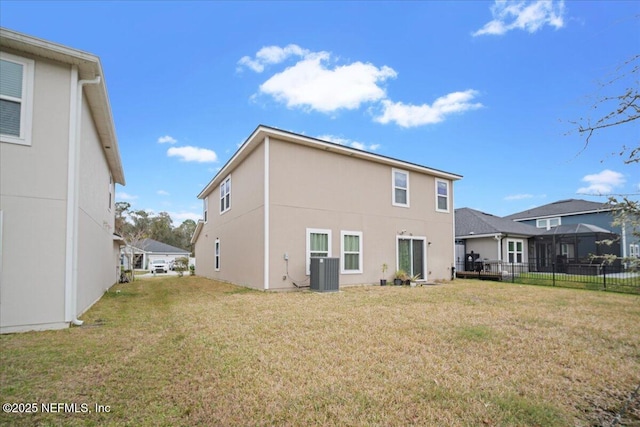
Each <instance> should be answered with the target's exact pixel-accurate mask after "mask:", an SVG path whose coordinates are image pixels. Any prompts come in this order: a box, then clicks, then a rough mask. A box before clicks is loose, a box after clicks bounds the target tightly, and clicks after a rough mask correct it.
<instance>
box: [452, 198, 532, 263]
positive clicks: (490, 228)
mask: <svg viewBox="0 0 640 427" xmlns="http://www.w3.org/2000/svg"><path fill="white" fill-rule="evenodd" d="M455 217H456V218H455V219H456V269H457V270H464V271H476V270H478V269H483V270H487V269H489V270H491V271H494V272H501V271H503V269H504V266H503V265H504V264H505V263H526V262H528V260H529V256H530V253H531V251H533V243H532V242H533V241H532V240H531V238H532V237H534V236H538V235H540V234H542V233H543V230H540V229H538V228H536V227H533V226H531V225H528V224H521V223H518V222H514V221H512V220H510V219H505V218H500V217H497V216H494V215H491V214H487V213H484V212H480V211H477V210H474V209H470V208H459V209H456V210H455Z"/></svg>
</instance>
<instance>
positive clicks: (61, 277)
mask: <svg viewBox="0 0 640 427" xmlns="http://www.w3.org/2000/svg"><path fill="white" fill-rule="evenodd" d="M0 111H1V119H0V333H11V332H21V331H28V330H44V329H61V328H65V327H68V326H69V325H70V324H76V325H78V324H81V323H82V322H81V320H79V319H78V317H79V316H80V315H81V314H82V313H83V312H84V311H85V310H87V309H88V308H89V307H91V305H93V304H94V303H95V302H96V301H97V300H99V299H100V298H101V297H102V295H103V294H104V292H105V290H107V289H108V288H109V287H111V286H112V285H113V284H114V283H116V282H117V280H118V275H119V269H120V267H119V252H120V243H123V242H122V241H121V239H120V237H118V236H116V235H114V223H115V208H114V193H115V192H114V187H115V184H116V183H118V184H121V185H124V183H125V179H124V171H123V168H122V163H121V160H120V154H119V150H118V140H117V137H116V132H115V126H114V122H113V116H112V114H111V106H110V104H109V97H108V94H107V86H106V84H105V80H104V74H103V70H102V65H101V63H100V59H99V58H98V57H97V56H95V55H93V54H91V53H87V52H83V51H79V50H76V49H72V48H69V47H66V46H62V45H59V44H55V43H52V42H49V41H45V40H41V39H38V38H35V37H31V36H28V35H26V34H21V33H17V32H15V31H11V30H7V29H4V28H0Z"/></svg>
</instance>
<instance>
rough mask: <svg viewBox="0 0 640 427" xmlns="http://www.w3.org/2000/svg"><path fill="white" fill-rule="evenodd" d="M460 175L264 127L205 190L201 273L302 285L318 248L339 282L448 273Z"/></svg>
mask: <svg viewBox="0 0 640 427" xmlns="http://www.w3.org/2000/svg"><path fill="white" fill-rule="evenodd" d="M460 178H461V176H460V175H456V174H453V173H449V172H444V171H440V170H436V169H432V168H428V167H426V166H422V165H418V164H414V163H409V162H405V161H401V160H397V159H393V158H389V157H385V156H381V155H378V154H373V153H370V152H366V151H362V150H358V149H354V148H351V147H347V146H343V145H339V144H335V143H331V142H327V141H322V140H319V139H315V138H310V137H307V136H303V135H298V134H295V133H291V132H287V131H283V130H279V129H274V128H271V127H267V126H258V127H257V128H256V129H255V131H254V132H253V133H252V134H251V135H250V136H249V138H248V139H247V140H246V141H245V142H244V144H242V146H241V147H240V148H239V149H238V151H237V152H236V153H235V154H234V155H233V156H232V157H231V159H230V160H229V161H228V162H227V163H226V164H225V165H224V166H223V167H222V169H221V170H220V171H219V172H218V173H217V174H216V176H215V177H214V178H213V179H212V180H211V182H210V183H209V184H208V185H207V186H206V187H205V188H204V189H203V190H202V191H201V192H200V194H199V195H198V198H199V199H202V201H203V204H204V215H203V217H204V219H203V220H202V221H200V222H199V223H198V225H197V228H196V232H195V233H194V236H193V239H192V242H193V243H195V252H196V257H197V259H198V270H197V271H198V274H200V275H203V276H206V277H210V278H213V279H218V280H223V281H229V282H233V283H236V284H240V285H244V286H248V287H252V288H255V289H265V290H266V289H271V290H274V289H295V288H296V287H303V286H305V285H306V286H308V285H309V275H310V270H309V268H310V267H309V266H310V259H311V258H312V257H316V256H318V257H334V258H339V270H340V271H339V280H340V285H341V286H342V285H353V284H366V283H376V282H377V281H378V280H379V279H381V278H390V277H391V275H392V274H393V272H394V271H395V270H398V269H403V270H405V271H406V272H407V273H408V274H410V275H419V276H420V277H421V279H423V280H428V281H433V280H448V279H450V278H451V274H452V267H453V265H454V214H453V184H454V182H455V181H456V180H459V179H460ZM383 264H386V265H387V266H388V271H387V272H386V273H385V276H383V274H382V271H381V267H382V265H383Z"/></svg>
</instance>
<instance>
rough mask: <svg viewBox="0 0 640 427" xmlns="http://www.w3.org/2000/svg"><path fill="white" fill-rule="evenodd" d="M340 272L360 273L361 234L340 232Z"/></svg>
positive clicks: (357, 232)
mask: <svg viewBox="0 0 640 427" xmlns="http://www.w3.org/2000/svg"><path fill="white" fill-rule="evenodd" d="M340 267H341V268H340V270H341V273H343V274H357V273H362V271H363V270H362V232H361V231H341V232H340Z"/></svg>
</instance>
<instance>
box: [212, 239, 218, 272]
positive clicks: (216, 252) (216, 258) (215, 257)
mask: <svg viewBox="0 0 640 427" xmlns="http://www.w3.org/2000/svg"><path fill="white" fill-rule="evenodd" d="M214 254H215V255H214V265H213V267H214V268H215V270H216V271H220V239H216V242H215V244H214Z"/></svg>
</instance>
